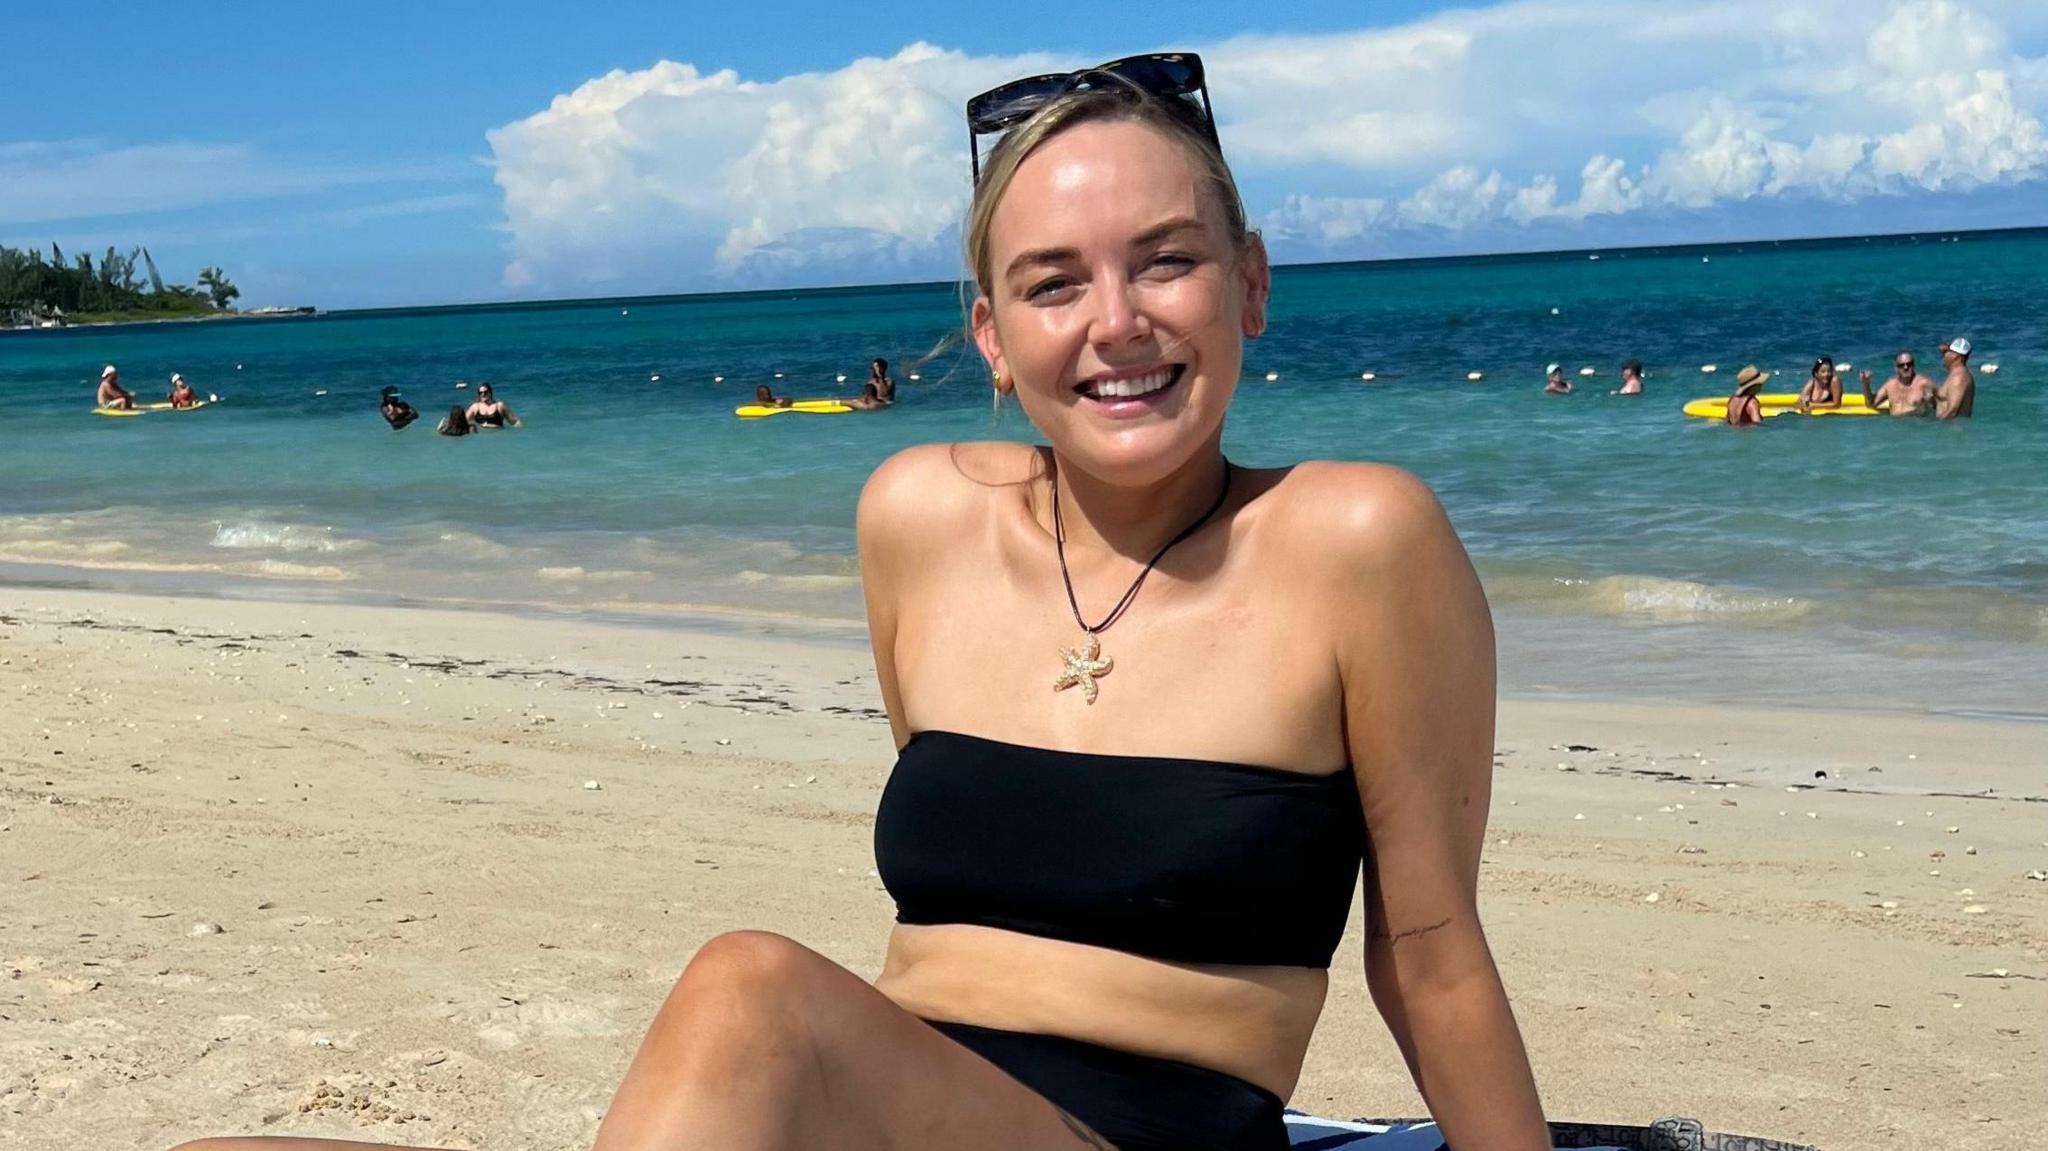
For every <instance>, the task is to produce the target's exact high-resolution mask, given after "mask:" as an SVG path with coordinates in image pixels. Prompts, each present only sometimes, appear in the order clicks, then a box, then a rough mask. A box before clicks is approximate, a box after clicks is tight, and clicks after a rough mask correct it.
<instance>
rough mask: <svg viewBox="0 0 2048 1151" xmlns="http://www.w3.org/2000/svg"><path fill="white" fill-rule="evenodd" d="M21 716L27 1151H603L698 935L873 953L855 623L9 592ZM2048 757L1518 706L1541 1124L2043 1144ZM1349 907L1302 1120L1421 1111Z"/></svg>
mask: <svg viewBox="0 0 2048 1151" xmlns="http://www.w3.org/2000/svg"><path fill="white" fill-rule="evenodd" d="M81 617H86V618H89V619H90V621H91V622H90V623H83V622H79V620H80V618H81ZM0 698H4V699H6V700H8V703H9V706H8V707H7V708H6V709H4V711H0V858H4V859H5V860H6V861H7V864H6V870H5V871H4V872H0V875H4V877H5V878H6V879H7V880H8V882H7V883H5V884H0V921H5V922H8V923H9V924H10V925H14V926H13V928H12V929H11V930H10V947H9V953H8V955H7V956H6V963H7V965H8V968H9V970H10V972H11V974H12V977H13V979H12V982H11V984H10V989H11V995H12V1003H11V1005H10V1007H9V1009H8V1011H7V1014H8V1016H9V1017H10V1018H11V1019H12V1020H13V1021H14V1022H13V1023H12V1024H10V1027H9V1030H8V1033H7V1035H6V1036H5V1037H4V1038H0V1114H7V1115H10V1116H11V1121H10V1125H16V1126H18V1127H19V1129H20V1133H19V1134H18V1135H17V1137H16V1139H15V1144H16V1145H18V1146H22V1147H24V1148H26V1149H28V1151H44V1149H48V1151H56V1149H57V1148H60V1147H64V1148H68V1147H72V1146H77V1145H80V1144H104V1145H109V1146H167V1145H169V1144H170V1143H172V1142H175V1141H176V1140H177V1139H182V1138H190V1137H193V1136H198V1135H202V1134H209V1133H256V1132H262V1133H272V1134H281V1133H295V1134H327V1135H334V1136H342V1137H353V1138H372V1139H382V1140H387V1141H388V1140H394V1139H401V1140H405V1141H408V1142H425V1143H432V1144H438V1145H446V1146H455V1147H462V1146H471V1147H482V1146H488V1147H494V1148H498V1147H528V1146H531V1147H542V1146H567V1145H575V1144H577V1143H579V1142H587V1140H588V1138H589V1136H590V1135H591V1134H592V1133H593V1132H594V1130H595V1126H596V1121H597V1119H598V1118H599V1117H600V1116H601V1114H602V1109H603V1107H604V1105H605V1101H606V1100H607V1099H608V1098H609V1095H610V1092H611V1090H612V1088H613V1087H614V1086H615V1085H616V1082H617V1078H618V1075H619V1074H620V1073H621V1071H622V1070H623V1068H624V1066H625V1063H626V1061H627V1060H628V1059H629V1058H630V1056H631V1052H632V1047H633V1045H634V1043H635V1042H636V1041H637V1038H638V1035H639V1032H640V1030H641V1028H642V1027H644V1025H645V1022H646V1020H647V1019H648V1018H649V1017H650V1016H651V1014H652V1012H653V1010H654V1008H655V1006H656V1005H657V1004H658V1002H659V1000H660V998H661V996H662V995H663V994H664V993H665V992H666V990H667V987H668V985H669V983H670V981H671V980H672V979H673V978H674V976H675V974H676V973H677V971H679V970H680V968H681V965H682V964H683V962H685V961H686V960H687V958H688V956H689V954H690V953H691V952H692V951H693V950H694V949H695V948H696V947H697V946H698V945H700V944H701V943H702V942H703V941H704V940H705V939H707V938H709V937H710V936H711V935H714V934H716V933H718V932H720V931H724V930H731V929H736V928H740V927H755V928H762V929H767V930H775V931H780V932H783V933H785V934H788V935H790V936H792V937H793V938H797V939H800V940H802V941H803V942H805V943H806V944H808V945H810V946H812V947H814V948H816V949H818V950H820V951H821V952H823V953H825V954H827V955H829V956H831V957H833V958H835V959H837V960H839V961H841V962H843V963H846V964H847V965H849V966H850V967H851V968H852V969H853V970H855V971H857V972H860V973H861V974H863V975H868V976H872V975H873V974H874V973H875V970H876V968H877V965H878V964H879V961H880V958H881V947H882V944H883V941H884V936H885V934H886V929H887V925H888V922H889V918H890V909H889V904H888V901H887V897H886V895H885V893H883V892H882V891H881V890H880V887H879V884H878V882H877V881H876V880H875V879H874V877H873V876H872V874H871V870H872V868H873V865H874V864H873V858H872V848H871V842H870V836H871V827H872V815H873V811H874V804H875V801H876V798H877V796H878V794H879V790H880V788H881V785H882V783H883V781H884V780H885V779H886V777H887V773H888V770H889V764H890V762H891V759H892V752H891V740H890V735H889V728H888V726H887V724H886V722H885V721H884V718H883V717H882V716H881V714H880V712H879V707H878V700H877V699H876V692H875V688H874V684H873V673H872V668H871V667H870V666H869V662H868V656H867V653H866V652H865V650H863V649H861V648H859V647H857V646H852V645H847V646H833V645H823V644H818V643H809V642H801V641H795V640H790V639H777V638H759V637H755V636H751V635H744V634H739V635H726V636H720V635H712V634H703V633H697V632H689V631H681V630H678V631H652V630H648V629H644V628H638V627H625V626H615V625H605V624H599V623H595V622H591V621H588V620H566V619H532V620H529V619H520V620H518V621H517V625H516V626H508V621H507V620H506V619H505V618H504V617H499V616H494V615H492V614H490V613H484V612H458V611H436V610H428V609H419V610H406V611H395V610H392V609H390V608H379V607H361V606H353V605H340V604H279V603H265V602H260V601H234V600H201V599H179V598H175V597H145V596H128V597H120V596H109V595H105V594H102V593H97V592H80V591H64V590H30V589H22V588H14V587H0ZM2040 742H2041V741H2040V729H2039V727H2038V726H2036V725H2021V724H2003V723H1997V722H1993V721H1978V720H1956V719H1942V718H1934V717H1927V716H1917V715H1892V716H1886V715H1871V714H1858V715H1830V714H1828V713H1824V712H1794V711H1787V710H1783V709H1773V710H1766V709H1754V708H1751V709H1731V708H1724V707H1698V706H1687V705H1682V704H1680V705H1674V704H1645V703H1613V702H1584V701H1561V700H1509V701H1506V702H1504V703H1503V705H1502V707H1501V710H1500V730H1499V734H1498V738H1497V740H1496V745H1495V746H1496V765H1497V766H1496V773H1495V790H1494V797H1493V813H1492V820H1491V822H1490V825H1489V829H1488V841H1487V844H1488V845H1487V848H1486V852H1485V861H1484V864H1483V874H1482V883H1483V891H1484V894H1483V901H1484V902H1483V906H1484V908H1485V914H1486V917H1487V921H1488V924H1489V932H1490V935H1491V937H1492V940H1493V943H1494V947H1495V950H1496V953H1497V955H1498V958H1499V961H1500V963H1501V966H1502V969H1503V972H1504V975H1505V977H1506V980H1507V985H1508V987H1509V989H1510V992H1511V994H1513V996H1514V998H1515V1005H1516V1009H1517V1012H1518V1014H1519V1016H1520V1018H1521V1020H1522V1025H1523V1028H1524V1031H1525V1033H1526V1035H1527V1036H1528V1040H1529V1046H1530V1049H1531V1052H1532V1058H1533V1060H1534V1062H1535V1065H1536V1067H1537V1072H1538V1076H1539V1082H1540V1083H1541V1084H1542V1086H1543V1089H1544V1092H1545V1097H1546V1101H1547V1103H1548V1105H1549V1108H1550V1111H1551V1113H1552V1114H1553V1116H1554V1117H1556V1118H1559V1119H1569V1120H1574V1121H1610V1122H1633V1123H1642V1122H1647V1121H1648V1120H1650V1119H1653V1118H1656V1117H1658V1116H1660V1115H1665V1114H1688V1115H1693V1116H1696V1117H1698V1118H1700V1119H1702V1120H1703V1121H1705V1122H1706V1123H1707V1125H1708V1127H1709V1129H1712V1130H1723V1131H1732V1132H1743V1133H1749V1134H1754V1135H1759V1136H1767V1137H1774V1138H1785V1139H1796V1140H1798V1141H1800V1142H1807V1143H1812V1144H1815V1145H1817V1146H1819V1147H1821V1148H1823V1149H1824V1151H1842V1149H1845V1148H1849V1147H1898V1148H1901V1149H1902V1151H1904V1149H1907V1148H1918V1147H1926V1146H1942V1147H1964V1146H1968V1147H2014V1148H2017V1147H2022V1146H2026V1145H2029V1143H2030V1141H2031V1139H2032V1135H2033V1132H2035V1131H2037V1130H2038V1129H2039V1125H2040V1124H2041V1123H2044V1122H2048V1099H2043V1098H2040V1097H2039V1093H2038V1092H2035V1091H2032V1090H2031V1089H2030V1088H2028V1087H2027V1083H2028V1081H2029V1078H2030V1077H2029V1074H2028V1073H2027V1072H2025V1070H2024V1069H2025V1068H2026V1067H2029V1066H2033V1067H2038V1066H2039V1065H2040V1061H2041V1059H2042V1057H2043V1054H2044V1047H2048V1045H2044V1035H2048V1029H2044V1028H2043V1027H2042V1026H2041V1025H2039V1024H2038V1023H2035V1022H2034V1020H2037V1019H2041V1018H2048V978H2043V977H2048V883H2042V882H2039V881H2032V880H2029V879H2027V878H2025V876H2026V873H2027V872H2028V871H2029V869H2043V868H2048V844H2044V843H2042V842H2041V840H2042V830H2041V828H2042V815H2043V813H2044V811H2048V806H2044V803H2043V799H2044V796H2043V792H2044V791H2048V778H2044V776H2043V772H2042V767H2043V765H2042V764H2041V762H2040V759H2039V750H2038V749H2039V746H2040ZM1816 772H1821V773H1825V775H1826V777H1827V778H1826V779H1824V780H1822V779H1816V777H1815V773H1816ZM590 783H595V784H597V785H598V786H597V787H596V788H590V787H588V786H587V784H590ZM1987 788H1988V789H1990V791H1991V794H1990V795H1984V794H1980V793H1982V792H1984V791H1985V789H1987ZM1951 828H1954V829H1956V831H1955V832H1954V833H1953V834H1952V833H1951V832H1950V831H1949V829H1951ZM1932 855H1938V856H1939V857H1940V858H1930V856H1932ZM1930 872H1938V873H1939V874H1930ZM1964 893H1967V894H1964ZM1972 908H1976V909H1978V910H1975V911H1973V910H1971V909H1972ZM216 928H217V929H218V930H215V929H216ZM195 931H196V934H195ZM1349 931H1350V933H1349V935H1348V936H1347V939H1346V942H1345V944H1344V945H1343V946H1342V947H1340V949H1339V955H1340V956H1341V957H1342V958H1340V959H1339V960H1338V962H1337V964H1336V965H1335V968H1334V969H1333V971H1332V989H1331V994H1330V999H1329V1002H1328V1006H1327V1008H1326V1011H1325V1016H1324V1020H1323V1023H1322V1025H1321V1027H1320V1028H1319V1029H1318V1032H1317V1036H1316V1039H1315V1042H1314V1044H1313V1046H1312V1048H1311V1050H1310V1054H1309V1058H1308V1062H1307V1065H1306V1068H1305V1071H1304V1074H1303V1077H1302V1080H1301V1087H1300V1089H1299V1090H1298V1091H1297V1092H1296V1094H1295V1097H1294V1100H1293V1103H1294V1105H1295V1106H1297V1107H1300V1108H1302V1109H1304V1110H1308V1111H1312V1112H1317V1113H1321V1114H1326V1115H1337V1116H1346V1117H1348V1116H1352V1115H1359V1114H1374V1113H1376V1114H1415V1113H1419V1108H1420V1101H1419V1100H1418V1099H1416V1098H1415V1096H1414V1092H1413V1089H1412V1087H1410V1086H1408V1084H1407V1082H1406V1073H1405V1071H1404V1070H1403V1068H1402V1063H1401V1060H1400V1057H1399V1055H1398V1053H1397V1052H1395V1050H1394V1048H1393V1045H1392V1043H1391V1041H1390V1040H1389V1039H1388V1038H1387V1036H1386V1033H1385V1029H1384V1027H1383V1026H1382V1025H1381V1024H1380V1022H1379V1020H1378V1019H1377V1018H1376V1016H1375V1015H1374V1014H1373V1010H1372V1007H1371V1004H1370V1001H1369V999H1368V997H1367V996H1366V993H1365V989H1364V986H1363V981H1362V979H1361V978H1360V976H1359V972H1358V970H1357V964H1356V961H1355V957H1356V955H1357V952H1358V947H1359V934H1358V933H1359V924H1358V922H1357V920H1356V910H1355V909H1354V920H1353V923H1352V924H1351V927H1350V929H1349ZM1995 971H2004V972H2006V973H2007V974H2006V975H2005V976H2002V977H2001V976H1994V975H1990V974H1987V973H1990V972H1995ZM328 1092H333V1093H334V1094H332V1095H330V1094H328ZM330 1098H333V1099H336V1100H337V1102H336V1103H334V1104H328V1103H323V1102H321V1101H322V1100H325V1099H330Z"/></svg>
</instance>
